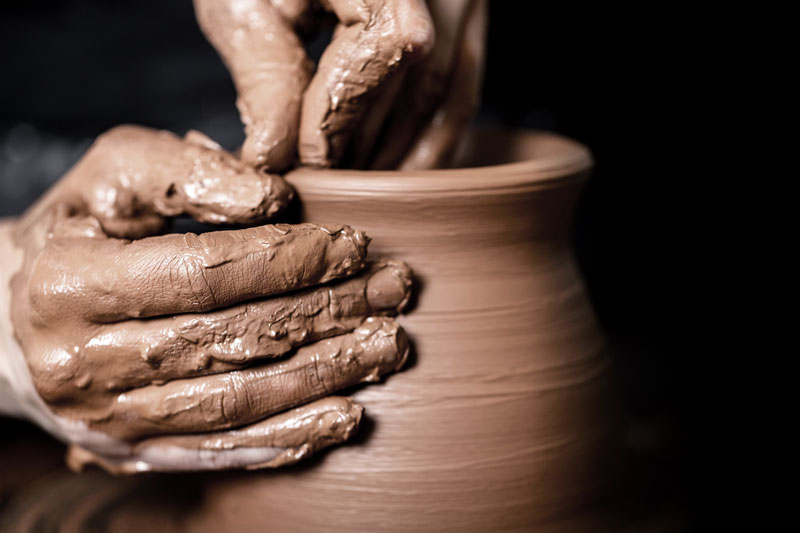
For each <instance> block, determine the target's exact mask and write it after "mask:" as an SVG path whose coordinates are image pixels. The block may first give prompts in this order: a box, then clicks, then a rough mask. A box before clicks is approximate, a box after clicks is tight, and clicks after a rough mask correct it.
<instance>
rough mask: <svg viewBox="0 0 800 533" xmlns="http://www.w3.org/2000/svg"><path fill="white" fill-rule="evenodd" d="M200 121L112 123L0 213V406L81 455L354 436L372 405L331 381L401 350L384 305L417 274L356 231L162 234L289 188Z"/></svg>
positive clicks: (245, 213)
mask: <svg viewBox="0 0 800 533" xmlns="http://www.w3.org/2000/svg"><path fill="white" fill-rule="evenodd" d="M196 135H197V134H194V138H193V139H189V140H180V139H178V138H177V137H175V136H173V135H171V134H168V133H164V132H155V131H152V130H147V129H144V128H134V127H124V128H117V129H115V130H113V131H112V132H110V133H108V134H105V135H104V136H102V137H101V139H99V140H98V142H96V143H95V145H94V146H93V147H92V148H91V149H90V150H89V152H87V154H86V155H85V157H84V158H83V159H82V160H81V161H79V162H78V163H77V164H76V166H75V167H74V168H73V169H72V170H71V171H70V172H69V173H68V174H67V175H66V176H65V178H64V179H63V180H62V181H61V182H59V184H57V185H56V186H55V187H54V188H53V189H52V190H51V191H50V192H49V193H48V194H47V195H45V197H43V199H42V200H40V202H38V203H37V204H36V205H34V207H32V208H31V209H30V210H29V211H28V212H27V213H26V214H25V215H24V216H23V217H22V218H21V219H20V220H19V221H18V222H17V223H15V224H12V223H10V222H6V223H4V224H2V226H0V229H2V232H1V233H2V235H0V243H2V245H3V249H4V250H7V251H8V257H7V260H5V261H3V262H2V265H3V268H2V272H0V274H2V278H1V279H0V284H2V292H0V296H2V297H3V301H2V305H1V306H0V307H1V308H2V313H0V337H2V339H3V342H4V346H3V347H2V350H0V409H2V411H3V412H7V413H9V414H16V415H20V416H24V417H28V418H30V419H31V420H33V421H35V422H37V423H39V424H40V425H41V426H42V427H44V428H45V429H47V430H48V431H50V432H51V433H53V434H54V435H56V436H58V437H60V438H62V439H63V440H64V441H66V442H68V443H70V444H72V445H73V449H72V451H71V452H70V464H71V465H73V466H76V467H78V466H81V465H83V464H85V463H87V462H96V463H98V464H100V465H101V466H104V467H106V468H108V469H110V470H113V471H116V472H135V471H143V470H202V469H217V468H234V467H236V468H238V467H242V468H257V467H264V466H269V467H273V466H279V465H282V464H287V463H292V462H295V461H297V460H299V459H300V458H302V457H305V456H308V455H310V454H311V453H313V452H314V451H316V450H318V449H320V448H323V447H325V446H329V445H331V444H334V443H338V442H342V441H344V440H346V439H347V438H349V437H350V436H351V435H352V434H354V432H355V430H356V428H357V426H358V423H359V420H360V419H361V412H362V408H361V407H360V406H358V405H355V404H353V403H352V402H350V401H349V400H345V399H341V398H335V397H332V396H330V395H331V394H334V393H335V392H337V391H339V390H341V389H343V388H347V387H350V386H352V385H355V384H357V383H361V382H365V381H366V382H372V381H376V380H378V378H379V377H380V376H383V375H385V374H387V373H389V372H393V371H395V370H397V369H399V368H400V367H401V366H402V364H403V362H404V361H405V359H406V356H407V353H408V343H407V342H406V339H405V334H404V333H403V331H402V329H400V328H399V326H397V324H396V323H395V322H394V321H393V320H392V319H391V318H390V316H392V315H395V314H397V313H398V312H399V311H400V310H401V309H402V308H403V307H404V306H405V305H406V303H407V301H408V299H409V295H410V291H411V272H410V270H409V269H408V267H407V266H406V265H404V264H403V263H400V262H396V261H391V260H381V261H378V262H373V263H367V261H366V254H367V246H368V243H369V239H368V238H367V237H366V235H365V234H364V233H363V232H361V231H358V230H353V229H351V228H350V227H348V226H344V225H314V224H299V225H287V224H278V225H266V226H257V227H251V228H247V229H242V230H229V231H217V232H209V233H203V234H200V235H195V234H193V233H187V234H167V235H151V234H152V233H153V232H154V231H156V229H157V228H161V227H163V226H164V224H165V222H166V221H167V219H166V217H168V216H171V215H175V214H179V213H188V214H191V215H193V216H194V217H195V218H196V219H198V220H203V221H212V222H214V221H217V222H223V221H224V222H260V221H263V220H265V219H266V218H267V217H269V216H271V215H272V214H274V213H275V212H276V210H277V209H279V208H280V206H282V203H281V202H283V201H284V200H285V199H286V198H290V197H291V188H290V187H289V186H288V185H287V184H286V183H285V182H284V181H283V180H282V179H281V178H279V177H276V176H266V175H263V174H259V173H256V172H254V171H249V170H247V168H246V167H244V166H243V165H241V164H240V163H239V162H238V161H236V160H235V159H234V158H232V156H230V155H229V154H226V153H225V152H223V151H221V150H220V149H219V147H217V146H212V145H211V141H208V140H207V139H204V138H198V137H197V136H196ZM200 141H202V143H200ZM170 150H171V151H172V157H169V156H168V154H167V152H169V151H170ZM227 182H230V185H231V186H230V188H229V189H226V188H225V185H226V183H227ZM97 191H101V192H99V193H98V192H97ZM276 191H278V195H277V196H275V195H274V194H273V193H275V192H276ZM254 193H257V194H254ZM254 196H255V197H254ZM98 197H101V198H105V199H110V201H109V202H107V203H101V206H100V207H98V204H97V203H93V201H94V200H96V199H97V198H98ZM119 198H127V200H126V201H125V202H123V201H122V200H119V201H116V200H114V199H119ZM109 206H111V207H109ZM122 206H127V207H128V209H123V207H122ZM103 207H105V208H108V209H107V210H104V209H103ZM112 207H113V209H112ZM114 209H118V211H114ZM120 210H121V211H120ZM120 212H122V213H123V214H122V215H120ZM154 220H158V223H157V224H156V223H154V222H153V221H154ZM120 235H126V236H137V237H141V236H142V235H151V236H147V237H141V238H138V239H133V240H131V239H128V238H120V237H119V236H120ZM309 402H313V403H310V404H309ZM289 409H294V410H291V411H287V410H289ZM273 415H276V416H277V418H275V417H274V416H273ZM178 436H181V437H180V438H177V437H178ZM171 437H176V440H171Z"/></svg>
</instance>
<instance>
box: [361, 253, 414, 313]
mask: <svg viewBox="0 0 800 533" xmlns="http://www.w3.org/2000/svg"><path fill="white" fill-rule="evenodd" d="M376 268H379V270H377V271H376V272H375V273H374V274H372V275H371V276H370V278H369V280H368V281H367V286H366V294H367V302H368V303H369V306H370V308H372V309H373V310H374V311H379V310H386V311H389V310H391V311H396V312H398V313H399V312H401V311H402V310H403V309H404V308H405V307H406V305H407V304H408V300H409V298H410V296H411V286H412V280H411V269H410V268H409V267H408V265H406V264H405V263H401V262H399V261H383V262H381V263H380V264H379V265H377V266H376Z"/></svg>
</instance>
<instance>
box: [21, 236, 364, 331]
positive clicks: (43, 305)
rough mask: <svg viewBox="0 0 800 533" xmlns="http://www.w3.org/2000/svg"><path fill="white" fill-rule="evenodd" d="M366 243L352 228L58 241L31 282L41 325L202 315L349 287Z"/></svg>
mask: <svg viewBox="0 0 800 533" xmlns="http://www.w3.org/2000/svg"><path fill="white" fill-rule="evenodd" d="M368 242H369V240H368V238H367V237H366V235H364V234H363V233H362V232H361V231H357V230H353V229H351V228H350V227H348V226H317V225H314V224H298V225H285V224H278V225H270V226H260V227H255V228H247V229H242V230H233V231H216V232H210V233H204V234H201V235H195V234H193V233H186V234H170V235H163V236H159V237H148V238H146V239H140V240H135V241H126V240H119V239H57V240H54V241H53V242H51V243H50V244H49V245H48V246H47V247H45V249H44V250H43V251H42V252H41V253H40V255H39V257H38V259H37V261H36V263H35V266H34V268H33V271H32V273H31V278H30V281H29V293H30V298H31V303H32V305H33V306H34V308H35V309H36V310H37V312H38V313H39V314H40V315H41V316H43V317H47V316H54V317H60V316H61V313H63V310H64V309H70V311H71V313H72V314H77V315H81V316H83V317H85V318H88V319H89V320H90V321H93V322H115V321H120V320H125V319H129V318H141V317H152V316H159V315H172V314H176V313H190V312H202V311H209V310H212V309H218V308H223V307H227V306H230V305H233V304H236V303H239V302H244V301H248V300H252V299H254V298H261V297H265V296H271V295H276V294H281V293H285V292H289V291H293V290H297V289H303V288H305V287H309V286H312V285H317V284H321V283H326V282H328V281H331V280H333V279H337V278H342V277H346V276H349V275H352V274H355V273H356V272H358V271H360V270H362V269H363V268H364V266H365V263H364V259H365V256H366V253H367V244H368Z"/></svg>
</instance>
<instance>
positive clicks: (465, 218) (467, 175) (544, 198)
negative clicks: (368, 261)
mask: <svg viewBox="0 0 800 533" xmlns="http://www.w3.org/2000/svg"><path fill="white" fill-rule="evenodd" d="M473 140H474V141H475V142H473V143H472V144H470V145H468V146H467V149H466V152H465V154H462V161H463V162H464V163H465V164H470V165H473V164H475V163H476V162H481V161H482V162H485V163H494V162H499V161H504V160H505V161H523V162H517V163H513V164H509V165H504V166H495V167H492V166H488V167H482V168H471V169H465V170H448V171H435V172H414V173H398V172H386V173H378V172H375V173H365V172H351V171H311V170H299V171H296V172H293V173H292V174H290V175H289V176H288V178H287V180H288V181H289V182H290V183H291V184H292V185H293V186H294V187H295V188H296V189H297V191H298V194H299V195H300V197H301V198H302V200H303V207H304V212H303V216H304V217H305V219H306V220H309V221H314V222H318V223H336V222H343V221H347V222H350V223H352V224H353V225H355V226H356V227H360V228H364V229H365V230H366V231H367V232H368V233H369V234H370V235H371V236H372V237H373V238H374V243H373V247H372V249H371V253H376V254H377V255H387V256H389V255H391V256H393V257H401V258H403V259H404V260H406V261H407V262H408V263H409V264H410V266H411V267H412V268H413V269H414V272H415V274H416V275H417V276H418V278H419V286H420V293H419V299H418V302H417V304H416V307H415V308H414V310H413V313H410V314H409V315H408V316H406V317H402V319H401V322H402V324H403V325H404V326H405V327H406V330H407V331H408V332H409V335H410V337H411V341H412V343H413V345H414V348H415V351H416V356H415V357H414V358H413V361H412V364H411V366H410V368H408V370H406V371H405V372H403V373H401V374H398V375H397V376H394V377H393V378H392V379H391V380H389V381H388V382H387V383H385V384H383V385H379V386H375V387H368V388H364V389H362V390H359V391H358V392H357V393H356V394H355V395H354V396H353V398H354V399H355V400H356V401H357V402H358V403H360V404H362V405H364V407H365V408H366V413H367V415H366V416H368V417H369V419H370V420H372V428H371V431H369V432H368V434H367V435H365V437H364V438H363V440H361V441H360V442H359V443H358V444H353V445H349V446H344V447H342V448H340V449H339V450H337V451H336V453H331V454H327V455H325V456H324V458H323V459H322V460H321V461H319V462H318V463H316V464H314V463H312V464H311V465H307V466H306V467H303V468H299V469H289V470H284V471H279V472H271V473H269V474H268V475H258V476H232V477H229V478H226V479H215V480H212V481H211V482H209V484H208V486H207V488H206V491H205V495H204V496H205V497H204V499H203V501H204V505H203V506H202V508H200V509H198V510H197V512H196V514H194V516H193V517H192V519H191V521H190V524H189V525H190V529H191V530H192V531H219V530H237V529H238V530H258V529H261V528H264V527H269V528H271V529H274V530H280V531H330V530H348V531H409V530H421V531H437V530H447V531H453V530H457V531H497V530H531V529H532V528H536V530H537V531H539V530H545V531H552V530H575V531H598V530H604V529H605V528H606V527H609V524H608V522H606V521H604V520H601V516H602V514H601V513H598V512H595V511H594V509H595V507H594V506H595V504H598V505H599V504H600V503H602V500H603V498H604V497H608V496H610V495H611V494H612V493H613V491H612V488H613V487H614V479H615V467H616V459H617V451H618V437H619V432H618V430H619V424H618V422H619V420H618V418H617V414H618V412H617V405H616V403H615V396H614V385H613V381H612V379H611V376H610V372H609V364H610V360H609V354H608V352H607V350H606V348H605V343H604V340H603V337H602V335H601V334H600V332H599V331H598V327H597V324H596V321H595V318H594V316H593V314H592V310H591V308H590V306H589V302H588V300H587V296H586V293H585V290H584V287H583V284H582V282H581V280H580V278H579V276H578V272H577V271H576V267H575V263H574V261H573V257H572V254H571V251H570V249H569V245H568V239H567V235H568V227H569V223H570V220H571V217H572V212H573V208H574V204H575V201H576V199H577V197H578V194H579V192H580V189H581V185H582V183H583V182H584V181H585V180H586V178H587V177H588V173H589V169H590V167H591V164H592V163H591V157H590V155H589V153H588V151H587V150H586V149H585V148H584V147H582V146H580V145H578V144H576V143H574V142H572V141H569V140H566V139H563V138H560V137H557V136H554V135H549V134H537V133H517V134H515V135H510V134H508V133H502V132H498V131H493V132H487V133H485V134H483V135H479V136H477V137H476V138H474V139H473ZM470 156H472V157H470Z"/></svg>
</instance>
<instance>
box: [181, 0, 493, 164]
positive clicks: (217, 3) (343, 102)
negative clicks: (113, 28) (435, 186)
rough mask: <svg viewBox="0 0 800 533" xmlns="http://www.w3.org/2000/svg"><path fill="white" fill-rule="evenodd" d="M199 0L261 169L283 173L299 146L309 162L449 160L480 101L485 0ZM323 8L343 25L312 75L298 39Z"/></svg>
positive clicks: (250, 155)
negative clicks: (234, 91) (235, 95)
mask: <svg viewBox="0 0 800 533" xmlns="http://www.w3.org/2000/svg"><path fill="white" fill-rule="evenodd" d="M194 4H195V12H196V15H197V19H198V22H199V24H200V27H201V28H202V30H203V32H204V33H205V34H206V36H207V37H208V39H209V41H210V42H211V43H212V45H213V46H214V47H215V48H216V49H217V51H218V52H219V54H220V55H221V56H222V59H223V60H224V62H225V64H226V65H227V66H228V69H229V70H230V72H231V75H232V77H233V80H234V83H235V85H236V89H237V93H238V100H237V106H238V108H239V112H240V114H241V117H242V122H244V124H245V135H246V139H245V143H244V146H243V148H242V158H243V160H244V161H246V162H248V163H249V164H251V165H253V166H255V167H257V168H262V169H266V170H269V171H280V170H283V169H285V168H287V167H288V166H290V165H291V164H292V163H293V162H294V161H295V157H296V153H297V154H299V161H300V163H301V164H303V165H310V166H322V167H327V166H337V165H339V166H348V167H352V168H370V167H371V168H395V167H397V166H400V167H401V168H403V169H406V170H410V169H416V168H435V167H440V166H444V165H446V164H447V163H448V162H449V159H450V157H451V156H452V153H453V151H454V148H455V146H456V144H457V141H458V139H459V138H460V135H461V134H462V132H463V130H464V126H465V125H466V123H467V122H468V120H469V118H470V117H471V115H472V113H473V111H474V109H475V107H476V105H477V98H478V93H479V87H480V82H481V76H482V64H483V49H484V33H485V28H486V0H428V2H427V6H426V2H425V1H424V0H194ZM325 12H331V13H333V14H334V15H335V16H336V18H337V19H338V22H339V24H338V26H337V28H336V30H335V32H334V36H333V40H332V41H331V43H330V44H329V45H328V47H327V48H326V50H325V52H324V53H323V55H322V57H321V59H320V61H319V65H318V66H317V70H316V72H315V73H313V76H312V71H313V68H314V67H313V65H312V63H311V61H310V60H309V58H308V57H307V55H306V52H305V49H304V43H303V40H304V38H307V37H309V36H310V35H312V33H313V30H314V29H315V28H317V27H318V26H319V24H318V22H319V20H320V19H321V15H322V14H324V13H325ZM379 139H382V141H379ZM376 143H377V144H376Z"/></svg>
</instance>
